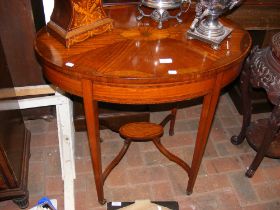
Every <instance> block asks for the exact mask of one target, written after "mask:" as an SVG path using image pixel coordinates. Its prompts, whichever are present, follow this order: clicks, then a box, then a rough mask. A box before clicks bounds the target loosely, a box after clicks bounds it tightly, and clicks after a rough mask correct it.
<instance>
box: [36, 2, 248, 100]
mask: <svg viewBox="0 0 280 210" xmlns="http://www.w3.org/2000/svg"><path fill="white" fill-rule="evenodd" d="M106 11H107V14H108V15H109V17H110V18H112V19H113V20H114V29H113V30H112V31H110V32H107V33H104V34H101V35H98V36H96V37H94V38H90V39H88V40H86V41H84V42H82V43H80V44H76V45H74V46H72V47H71V48H70V49H68V48H65V47H64V46H63V45H62V44H61V43H60V42H58V41H57V40H56V39H55V38H54V37H52V36H51V35H50V34H49V33H48V32H47V30H46V29H44V30H42V31H40V32H39V33H38V36H37V39H36V41H35V49H36V51H37V53H38V55H39V58H40V60H41V61H42V63H43V64H44V67H47V68H51V69H52V70H54V71H56V72H57V73H61V74H63V75H64V76H67V77H69V78H71V79H75V80H80V79H82V78H84V79H85V78H86V79H90V80H92V81H94V82H95V83H96V84H101V83H102V84H103V85H104V84H107V85H109V86H111V85H113V86H116V84H118V85H124V86H127V87H128V86H135V85H136V84H137V85H139V87H140V86H143V85H144V86H145V87H147V86H154V85H163V84H164V85H165V84H170V83H178V84H179V83H180V82H184V83H193V82H194V81H201V80H207V79H209V78H211V77H215V76H216V75H217V74H218V73H219V72H222V71H225V70H229V69H230V68H232V67H236V66H238V64H240V63H241V61H242V60H243V58H244V57H245V55H246V54H247V52H248V49H249V47H250V44H251V39H250V36H249V35H248V33H247V32H245V31H244V30H242V29H240V28H238V26H236V25H234V24H232V23H231V22H229V21H223V23H224V24H225V25H230V27H233V28H234V30H233V33H232V36H231V38H229V39H227V40H225V41H224V42H223V43H222V45H221V48H220V49H219V50H218V51H215V50H213V49H212V48H211V47H210V46H209V45H207V44H205V43H202V42H200V41H197V40H188V39H187V38H186V36H185V32H186V30H187V29H188V27H189V25H190V23H191V21H192V20H193V15H192V13H190V12H189V13H185V14H184V15H183V24H178V23H177V22H176V21H175V20H174V21H172V20H169V21H168V22H166V23H165V24H164V29H162V30H159V29H157V28H156V25H157V23H155V22H154V21H153V20H151V19H149V18H144V19H143V20H142V21H137V20H136V16H137V15H138V12H137V9H136V7H135V5H126V6H114V7H106ZM69 63H70V64H69ZM67 64H68V65H67ZM71 64H74V66H73V67H70V66H69V65H71ZM235 73H236V75H237V74H238V73H239V71H238V70H236V71H235ZM236 75H235V76H236ZM46 77H47V78H48V77H49V76H48V74H46ZM234 78H235V77H234ZM50 80H51V79H50ZM58 82H60V81H58ZM228 82H229V81H228V80H226V79H225V80H224V81H223V83H224V85H226V84H227V83H228ZM54 83H56V82H54ZM57 85H58V84H57ZM72 88H73V87H70V89H69V91H70V92H71V91H73V90H71V89H72ZM116 90H117V89H116ZM143 91H145V90H143ZM143 91H142V89H141V88H140V92H138V91H136V92H133V93H131V94H133V96H134V98H133V101H129V100H123V101H122V102H123V103H147V102H148V103H150V102H151V101H149V100H148V99H147V100H146V99H145V96H143ZM74 92H75V93H76V94H78V95H81V91H78V90H75V91H74ZM100 94H101V93H100ZM104 94H105V93H104ZM128 94H130V92H129V91H128V92H126V95H128ZM139 94H140V95H141V96H142V97H141V99H140V98H139ZM159 94H160V93H159ZM179 94H180V93H177V96H174V98H173V99H171V100H172V101H176V100H182V99H183V98H184V96H182V95H181V97H180V96H179ZM106 95H107V96H108V98H105V97H103V96H101V95H96V99H100V100H103V101H109V102H120V101H119V99H120V98H119V97H121V96H113V97H109V95H111V94H109V93H108V92H106ZM115 97H118V98H115ZM162 101H163V100H160V101H157V102H162Z"/></svg>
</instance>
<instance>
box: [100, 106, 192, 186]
mask: <svg viewBox="0 0 280 210" xmlns="http://www.w3.org/2000/svg"><path fill="white" fill-rule="evenodd" d="M176 111H177V109H176V108H174V109H172V111H171V114H170V115H168V116H167V117H166V118H165V119H164V120H163V121H162V122H161V123H160V124H155V123H150V122H134V123H128V124H125V125H123V126H122V127H121V128H120V130H119V133H120V136H121V137H122V138H124V145H123V147H122V149H121V151H120V152H119V153H118V155H117V156H116V157H115V158H114V160H113V161H112V162H111V163H110V164H109V165H108V166H107V168H106V169H105V171H104V173H103V182H105V180H106V178H107V177H108V175H109V174H110V172H111V171H112V170H113V169H114V168H115V167H116V166H117V165H118V163H119V162H120V161H121V159H122V158H123V157H124V155H125V153H126V152H127V150H128V148H129V146H130V144H131V142H133V141H134V142H146V141H153V143H154V144H155V145H156V147H157V148H158V150H159V151H160V152H161V153H162V154H163V155H164V156H166V157H167V158H168V159H169V160H170V161H173V162H175V163H177V164H178V165H179V166H181V167H182V168H183V169H184V170H185V171H186V172H187V173H188V175H189V173H190V167H189V166H188V165H187V164H186V163H185V162H184V161H183V160H182V159H180V158H179V157H177V156H176V155H174V154H172V153H171V152H169V151H168V150H167V149H166V148H165V147H164V146H163V145H162V144H161V142H160V137H161V136H162V135H163V133H164V131H163V127H164V125H165V124H166V123H167V122H168V121H169V120H170V128H169V135H173V134H174V123H175V117H176Z"/></svg>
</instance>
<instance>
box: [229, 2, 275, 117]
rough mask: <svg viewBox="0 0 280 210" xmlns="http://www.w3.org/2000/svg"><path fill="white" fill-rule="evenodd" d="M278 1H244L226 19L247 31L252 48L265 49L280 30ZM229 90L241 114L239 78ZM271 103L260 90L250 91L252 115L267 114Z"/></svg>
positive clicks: (270, 108)
mask: <svg viewBox="0 0 280 210" xmlns="http://www.w3.org/2000/svg"><path fill="white" fill-rule="evenodd" d="M279 11H280V1H279V0H258V1H255V0H244V1H243V2H242V4H241V5H240V7H238V8H236V9H235V10H234V11H233V12H231V13H230V14H228V15H227V16H226V17H227V18H229V19H231V20H232V21H234V22H235V23H238V24H239V25H240V26H242V27H243V28H244V29H246V30H248V31H249V33H250V34H251V36H252V40H253V46H256V45H258V46H260V47H266V46H268V44H269V41H270V40H271V37H272V36H273V34H274V33H275V32H277V31H279V30H280V12H279ZM228 90H229V95H230V97H231V99H232V100H233V102H234V104H235V107H236V108H237V110H238V112H239V113H240V114H242V104H241V89H240V83H239V78H238V80H236V81H235V82H234V83H233V84H232V85H231V86H230V88H228ZM271 110H272V105H271V103H270V102H269V101H268V100H267V97H266V93H265V91H263V90H262V89H256V90H253V91H252V113H260V112H269V111H271Z"/></svg>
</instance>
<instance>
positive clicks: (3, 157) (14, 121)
mask: <svg viewBox="0 0 280 210" xmlns="http://www.w3.org/2000/svg"><path fill="white" fill-rule="evenodd" d="M5 88H13V80H12V74H11V73H10V70H9V65H8V63H7V61H6V57H5V54H4V50H3V47H2V37H1V39H0V94H1V90H3V89H5ZM2 98H3V97H2ZM14 101H16V100H14ZM0 103H1V100H0ZM2 104H3V101H2ZM1 107H3V106H1ZM0 122H1V124H0V201H3V200H9V199H12V200H13V201H14V202H15V203H16V204H17V205H18V206H19V207H20V208H26V207H27V206H28V190H27V180H28V179H27V177H28V161H29V156H30V152H29V145H30V134H29V132H28V130H27V129H26V127H25V124H24V122H23V118H22V114H21V112H20V110H19V109H17V110H5V109H4V108H2V109H0Z"/></svg>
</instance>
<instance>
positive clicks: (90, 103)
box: [82, 80, 106, 204]
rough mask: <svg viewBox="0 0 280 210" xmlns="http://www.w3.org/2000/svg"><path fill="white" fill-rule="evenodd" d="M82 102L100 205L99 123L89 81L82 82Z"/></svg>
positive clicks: (102, 200)
mask: <svg viewBox="0 0 280 210" xmlns="http://www.w3.org/2000/svg"><path fill="white" fill-rule="evenodd" d="M82 85H83V100H84V109H85V116H86V124H87V133H88V141H89V148H90V154H91V160H92V167H93V172H94V178H95V185H96V191H97V196H98V201H99V203H100V204H105V203H106V200H105V199H104V191H103V177H102V164H101V149H100V140H99V137H100V135H99V121H98V106H97V101H95V100H93V97H92V94H93V92H92V83H91V81H89V80H83V82H82Z"/></svg>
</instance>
